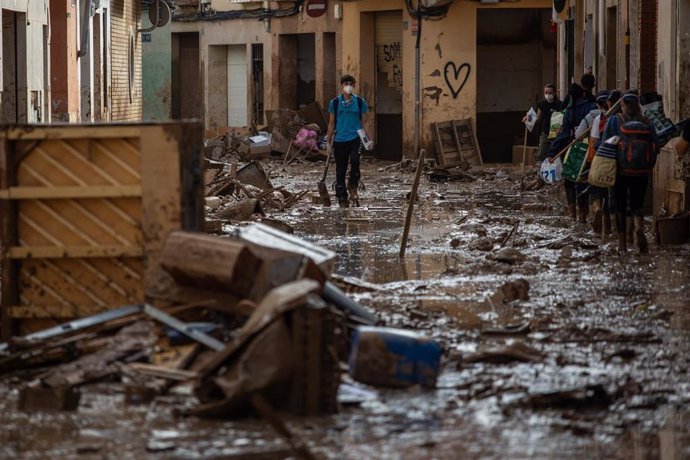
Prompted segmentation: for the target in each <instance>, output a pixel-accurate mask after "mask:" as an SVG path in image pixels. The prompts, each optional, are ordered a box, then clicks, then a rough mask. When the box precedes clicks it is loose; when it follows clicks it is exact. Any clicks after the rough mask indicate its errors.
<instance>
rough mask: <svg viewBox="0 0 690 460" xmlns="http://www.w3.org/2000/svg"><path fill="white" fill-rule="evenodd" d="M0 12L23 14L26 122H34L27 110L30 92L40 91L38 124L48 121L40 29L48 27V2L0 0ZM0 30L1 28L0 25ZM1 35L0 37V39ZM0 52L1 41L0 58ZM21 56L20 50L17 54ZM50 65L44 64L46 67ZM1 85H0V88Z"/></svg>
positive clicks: (47, 89) (46, 71)
mask: <svg viewBox="0 0 690 460" xmlns="http://www.w3.org/2000/svg"><path fill="white" fill-rule="evenodd" d="M0 8H2V9H6V10H12V11H15V12H21V13H25V14H26V19H27V24H28V25H27V27H26V50H24V53H26V57H27V59H26V89H25V90H26V98H25V100H26V101H27V104H28V105H29V107H27V108H26V109H27V111H28V117H29V122H35V121H38V120H36V119H35V116H34V111H33V110H32V109H31V107H30V105H31V92H32V91H40V96H41V99H42V100H41V101H40V104H41V106H40V109H41V114H42V121H44V122H45V121H49V120H50V107H49V102H48V101H50V95H49V84H48V82H49V80H46V76H49V69H48V68H46V67H47V66H46V65H45V59H44V56H45V53H46V50H45V46H46V44H45V42H44V26H47V25H48V0H31V1H30V2H27V0H0ZM0 27H2V25H0ZM1 36H2V34H0V37H1ZM1 50H2V40H1V39H0V55H1ZM20 52H21V50H20ZM49 65H50V64H49V63H48V66H49ZM1 79H2V76H1V75H0V80H1ZM1 84H2V81H0V88H2V86H1Z"/></svg>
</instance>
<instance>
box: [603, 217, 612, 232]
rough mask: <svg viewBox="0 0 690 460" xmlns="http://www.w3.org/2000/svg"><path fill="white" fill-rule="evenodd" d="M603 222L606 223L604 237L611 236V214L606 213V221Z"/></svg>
mask: <svg viewBox="0 0 690 460" xmlns="http://www.w3.org/2000/svg"><path fill="white" fill-rule="evenodd" d="M603 223H604V228H603V232H604V237H605V238H608V237H609V236H611V214H609V213H604V222H603Z"/></svg>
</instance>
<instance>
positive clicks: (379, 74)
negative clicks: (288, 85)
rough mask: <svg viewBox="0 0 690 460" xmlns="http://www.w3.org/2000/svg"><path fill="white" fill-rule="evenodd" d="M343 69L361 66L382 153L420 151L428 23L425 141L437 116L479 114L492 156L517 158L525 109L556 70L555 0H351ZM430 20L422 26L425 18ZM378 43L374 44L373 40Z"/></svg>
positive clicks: (485, 148)
mask: <svg viewBox="0 0 690 460" xmlns="http://www.w3.org/2000/svg"><path fill="white" fill-rule="evenodd" d="M343 5H344V8H343V43H347V46H344V47H343V56H342V67H343V71H345V72H349V73H353V74H355V75H356V76H357V77H358V79H359V81H360V82H361V84H360V88H359V90H360V92H361V93H362V95H363V96H364V97H365V98H366V99H367V101H369V103H370V107H371V108H372V114H371V115H370V116H369V118H368V120H367V130H368V131H369V132H370V133H373V136H374V138H375V139H376V142H377V149H378V150H377V152H378V155H379V156H381V157H389V158H395V157H398V158H399V157H400V154H401V152H402V153H403V154H404V155H405V156H408V157H415V156H416V155H417V152H414V151H413V150H414V137H415V129H414V127H415V121H414V120H415V46H416V41H417V34H418V33H420V30H421V36H420V55H421V60H420V86H421V93H422V96H421V98H420V105H421V110H420V133H419V136H420V146H421V147H422V148H426V149H427V152H434V151H435V148H434V141H433V136H432V129H431V127H432V124H433V123H435V122H444V121H450V120H459V119H466V118H471V119H472V120H473V121H474V124H475V127H476V132H477V137H478V140H479V145H480V148H481V150H482V155H483V156H484V160H485V161H510V158H511V155H512V145H513V144H514V143H516V142H517V143H520V144H521V143H522V136H523V130H524V128H523V127H522V126H521V123H520V119H521V118H522V115H524V113H525V112H526V111H527V110H528V109H529V107H530V106H534V105H535V104H536V103H537V102H538V98H539V97H540V95H541V94H542V88H543V85H544V84H546V83H548V82H552V81H554V79H555V77H556V60H555V56H556V34H555V33H554V32H553V31H552V30H551V28H550V19H551V2H549V1H543V0H541V1H540V0H523V1H519V2H501V3H491V4H489V3H481V2H470V1H455V2H453V3H451V4H450V6H449V8H448V11H447V14H446V15H445V16H444V17H441V18H435V20H431V19H422V20H421V21H422V22H421V24H420V23H419V22H418V21H417V19H416V18H415V17H414V16H413V15H410V13H409V12H408V10H407V8H406V6H405V5H406V3H405V2H403V1H401V0H363V1H359V2H345V3H344V4H343ZM420 26H421V27H420ZM372 45H374V46H372Z"/></svg>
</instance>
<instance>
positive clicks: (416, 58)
mask: <svg viewBox="0 0 690 460" xmlns="http://www.w3.org/2000/svg"><path fill="white" fill-rule="evenodd" d="M416 17H417V41H416V43H415V47H414V98H415V101H414V102H415V110H414V157H415V158H417V155H419V137H420V136H419V130H420V123H419V115H420V111H421V106H420V103H419V93H420V87H421V84H420V81H419V78H420V77H419V75H420V62H419V60H420V57H419V44H420V42H421V41H422V16H421V15H420V13H419V2H417V16H416Z"/></svg>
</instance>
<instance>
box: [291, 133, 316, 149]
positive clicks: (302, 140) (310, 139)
mask: <svg viewBox="0 0 690 460" xmlns="http://www.w3.org/2000/svg"><path fill="white" fill-rule="evenodd" d="M316 137H317V134H316V131H312V130H310V129H307V128H301V129H300V130H299V132H298V133H297V136H295V140H294V141H293V143H294V144H295V145H296V146H297V147H299V148H303V149H308V150H313V149H314V148H316Z"/></svg>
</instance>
